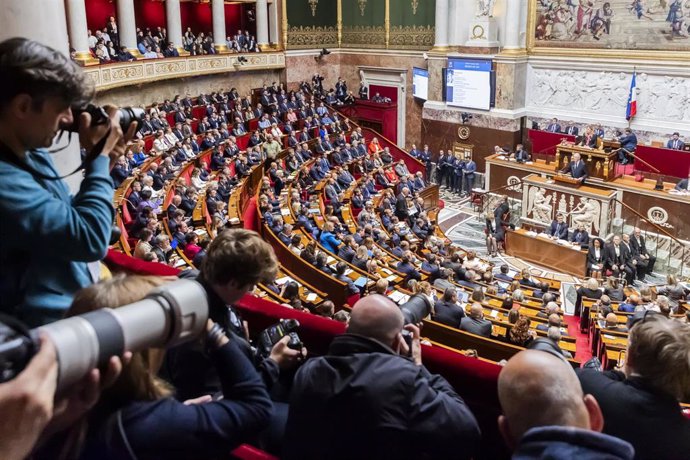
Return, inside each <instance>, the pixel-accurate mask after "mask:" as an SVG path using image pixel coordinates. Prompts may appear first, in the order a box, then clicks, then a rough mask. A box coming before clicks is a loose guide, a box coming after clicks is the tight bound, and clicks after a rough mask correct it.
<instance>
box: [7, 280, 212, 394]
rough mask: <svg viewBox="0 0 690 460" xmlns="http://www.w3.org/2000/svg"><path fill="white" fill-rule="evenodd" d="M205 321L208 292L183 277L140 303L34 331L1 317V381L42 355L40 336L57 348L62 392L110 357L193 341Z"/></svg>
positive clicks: (12, 375) (206, 317)
mask: <svg viewBox="0 0 690 460" xmlns="http://www.w3.org/2000/svg"><path fill="white" fill-rule="evenodd" d="M207 319H208V299H207V297H206V291H205V290H204V288H203V287H202V286H201V285H200V284H199V283H197V282H196V281H191V280H185V279H180V280H177V281H175V282H173V283H169V284H166V285H164V286H161V287H159V288H157V289H155V290H154V291H152V292H151V293H150V294H149V295H148V296H146V298H145V299H143V300H140V301H138V302H134V303H132V304H129V305H125V306H123V307H120V308H117V309H110V308H104V309H100V310H95V311H92V312H89V313H85V314H83V315H79V316H73V317H71V318H66V319H63V320H60V321H57V322H55V323H51V324H47V325H45V326H41V327H39V328H37V329H33V330H31V331H29V330H27V329H26V328H24V327H23V326H22V325H21V324H20V323H19V322H18V321H17V320H14V319H12V318H8V319H6V320H5V319H3V322H0V383H2V382H6V381H9V380H11V379H13V378H15V377H16V376H17V375H18V374H19V373H21V372H22V370H23V369H24V367H26V365H27V364H28V363H29V361H31V358H33V356H34V355H35V354H36V352H38V348H39V342H38V334H39V332H42V333H45V334H46V335H47V336H48V338H49V339H50V341H51V342H52V343H53V344H54V345H55V350H56V352H57V359H58V390H61V389H65V388H67V387H69V386H70V385H72V384H74V383H76V382H77V381H79V380H80V379H81V378H82V377H84V376H85V375H86V374H87V373H89V372H90V371H91V369H94V368H96V367H99V368H102V367H104V366H106V365H107V363H108V360H109V359H110V357H111V356H122V354H123V353H124V352H125V351H131V352H136V351H140V350H145V349H147V348H152V347H156V348H164V347H170V346H173V345H177V344H180V343H183V342H186V341H189V340H192V339H194V338H196V337H198V336H199V334H200V333H201V332H202V331H203V330H204V328H205V327H206V320H207Z"/></svg>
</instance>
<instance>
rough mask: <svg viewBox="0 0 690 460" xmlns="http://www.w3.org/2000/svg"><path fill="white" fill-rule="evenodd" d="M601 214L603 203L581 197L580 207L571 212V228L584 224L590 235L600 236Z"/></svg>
mask: <svg viewBox="0 0 690 460" xmlns="http://www.w3.org/2000/svg"><path fill="white" fill-rule="evenodd" d="M600 213H601V203H599V202H598V201H596V200H592V199H588V198H587V197H584V196H583V197H580V202H579V203H578V205H577V206H576V207H575V208H574V209H573V210H572V211H570V217H571V226H572V227H576V226H578V225H579V224H582V225H584V226H585V230H587V232H588V233H590V234H598V233H599V214H600ZM592 227H594V232H593V231H592Z"/></svg>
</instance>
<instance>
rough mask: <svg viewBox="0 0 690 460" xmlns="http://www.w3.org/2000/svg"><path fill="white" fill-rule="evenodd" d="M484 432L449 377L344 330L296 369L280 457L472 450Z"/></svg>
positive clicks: (464, 453)
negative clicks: (325, 350)
mask: <svg viewBox="0 0 690 460" xmlns="http://www.w3.org/2000/svg"><path fill="white" fill-rule="evenodd" d="M479 438H480V433H479V427H478V425H477V421H476V419H475V418H474V416H473V415H472V413H471V412H470V410H469V409H468V408H467V406H466V405H465V403H464V401H463V400H462V398H460V397H459V396H458V395H457V394H456V393H455V391H454V390H453V388H452V387H451V386H450V385H449V384H448V382H446V381H445V379H443V378H442V377H441V376H438V375H432V374H431V373H429V371H427V370H426V368H425V367H424V366H417V365H415V364H414V363H413V362H412V361H410V360H409V359H407V358H404V357H402V356H399V355H397V354H395V353H394V352H393V350H391V349H390V348H389V347H387V346H385V345H383V344H382V343H380V342H377V341H376V340H372V339H369V338H366V337H362V336H358V335H354V334H344V335H341V336H338V337H336V338H335V339H334V340H333V342H332V343H331V346H330V349H329V351H328V354H327V355H326V356H323V357H319V358H313V359H310V360H309V361H307V362H306V363H305V364H304V365H303V366H302V368H301V369H300V370H299V371H298V372H297V375H296V376H295V380H294V384H293V387H292V397H291V400H290V414H289V416H288V422H287V426H286V431H285V442H284V452H283V456H282V457H281V458H283V459H287V460H289V459H299V460H308V459H348V460H350V459H369V458H371V459H384V458H393V459H396V460H400V459H418V458H427V457H428V458H435V459H436V458H469V457H471V456H473V455H476V453H477V446H478V444H479ZM425 456H426V457H425Z"/></svg>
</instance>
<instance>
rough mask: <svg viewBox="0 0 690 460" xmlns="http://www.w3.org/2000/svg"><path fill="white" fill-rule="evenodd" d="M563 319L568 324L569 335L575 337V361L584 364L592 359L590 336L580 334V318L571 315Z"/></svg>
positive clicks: (564, 316)
mask: <svg viewBox="0 0 690 460" xmlns="http://www.w3.org/2000/svg"><path fill="white" fill-rule="evenodd" d="M563 318H564V319H565V322H566V323H567V324H568V335H570V336H571V337H575V340H576V352H575V359H576V360H578V361H580V362H581V363H584V362H586V361H587V360H588V359H590V358H591V357H592V350H591V348H590V346H589V336H588V335H587V334H583V333H582V332H580V318H578V317H577V316H571V315H563Z"/></svg>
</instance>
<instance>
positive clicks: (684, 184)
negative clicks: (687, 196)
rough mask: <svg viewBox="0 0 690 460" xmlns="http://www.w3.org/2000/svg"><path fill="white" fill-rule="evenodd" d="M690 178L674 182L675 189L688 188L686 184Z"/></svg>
mask: <svg viewBox="0 0 690 460" xmlns="http://www.w3.org/2000/svg"><path fill="white" fill-rule="evenodd" d="M689 182H690V180H688V179H683V180H681V181H680V182H678V183H677V184H676V190H688V185H690V184H689Z"/></svg>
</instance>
